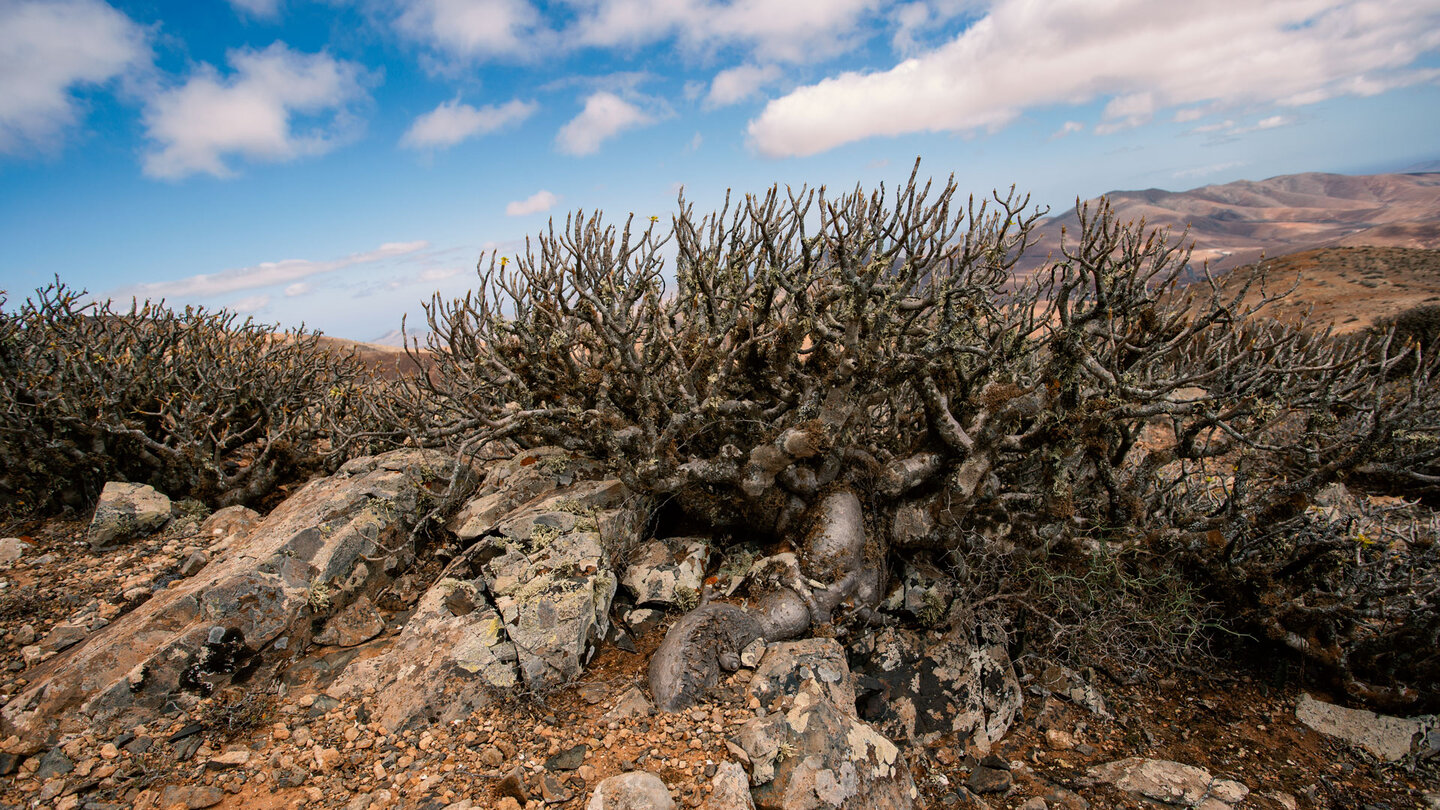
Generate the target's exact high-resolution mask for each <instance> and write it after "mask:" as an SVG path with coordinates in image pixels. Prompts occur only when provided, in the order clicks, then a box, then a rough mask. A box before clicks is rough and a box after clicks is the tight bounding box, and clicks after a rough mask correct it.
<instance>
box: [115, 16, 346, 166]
mask: <svg viewBox="0 0 1440 810" xmlns="http://www.w3.org/2000/svg"><path fill="white" fill-rule="evenodd" d="M228 59H229V62H230V65H231V67H232V68H233V71H232V72H231V73H230V75H228V76H225V75H221V74H220V73H219V71H217V70H215V69H214V68H213V67H211V66H209V65H203V66H201V68H200V69H199V70H198V71H197V72H196V74H195V75H193V76H191V77H190V78H189V79H188V80H187V81H186V82H185V83H184V84H182V85H180V86H179V87H175V88H173V89H169V90H164V91H161V92H158V93H156V94H155V95H154V96H153V97H152V98H151V99H149V101H148V103H147V105H146V109H145V114H144V121H145V130H146V135H147V136H148V137H149V138H150V140H151V141H153V142H154V144H155V146H154V148H152V149H151V151H150V152H148V153H147V154H146V155H145V173H146V174H148V175H150V176H152V177H161V178H166V179H176V178H181V177H185V176H188V175H191V174H197V173H204V174H211V175H214V176H216V177H229V176H231V175H233V174H234V173H235V172H234V169H232V168H231V166H230V164H229V163H228V162H227V157H231V156H235V157H240V158H244V159H248V160H255V161H268V162H279V161H286V160H293V159H294V158H297V157H300V156H302V155H317V154H322V153H324V152H327V151H329V150H331V149H333V148H334V147H335V146H337V145H338V144H339V143H341V142H343V141H344V140H345V138H346V137H347V136H348V135H350V134H351V133H352V131H353V124H354V116H353V113H352V111H351V109H350V108H351V105H352V104H354V103H356V102H358V101H361V100H363V99H365V98H366V97H367V93H366V91H365V87H364V81H365V79H366V74H365V72H364V70H363V69H362V68H361V67H360V66H359V65H357V64H355V63H353V62H347V61H344V60H338V59H335V58H333V57H331V56H329V55H328V54H325V53H316V54H307V53H299V52H297V51H293V50H291V49H290V48H289V47H287V46H286V45H285V44H284V43H281V42H277V43H275V44H273V45H271V46H270V47H268V48H266V49H265V50H263V51H256V50H249V49H243V50H234V51H231V52H230V53H229V55H228ZM297 118H300V119H303V120H297Z"/></svg>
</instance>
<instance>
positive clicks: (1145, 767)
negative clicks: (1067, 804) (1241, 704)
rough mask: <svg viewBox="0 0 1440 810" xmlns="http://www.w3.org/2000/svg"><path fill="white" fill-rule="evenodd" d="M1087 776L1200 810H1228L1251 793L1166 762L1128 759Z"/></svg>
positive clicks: (1227, 781)
mask: <svg viewBox="0 0 1440 810" xmlns="http://www.w3.org/2000/svg"><path fill="white" fill-rule="evenodd" d="M1090 775H1091V776H1092V777H1094V778H1095V779H1096V780H1097V781H1100V782H1105V783H1108V784H1111V785H1114V786H1115V787H1116V788H1118V789H1120V790H1123V791H1125V792H1126V793H1134V794H1136V795H1138V796H1144V797H1145V798H1147V799H1153V800H1155V801H1157V802H1163V803H1165V804H1167V805H1172V806H1178V807H1195V808H1199V810H1229V808H1230V807H1231V806H1233V805H1236V804H1239V803H1240V802H1242V801H1244V800H1245V797H1246V796H1248V795H1250V789H1249V788H1247V787H1245V786H1244V785H1243V784H1241V783H1239V782H1236V781H1234V780H1231V779H1220V778H1218V777H1215V776H1211V775H1210V772H1209V771H1207V770H1205V769H1204V768H1197V767H1195V766H1194V765H1184V764H1181V763H1179V762H1171V761H1169V760H1165V759H1143V758H1141V757H1129V758H1127V759H1121V760H1116V761H1115V762H1107V763H1105V764H1104V765H1097V766H1095V767H1093V768H1091V769H1090Z"/></svg>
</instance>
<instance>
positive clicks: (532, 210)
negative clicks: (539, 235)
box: [505, 189, 560, 217]
mask: <svg viewBox="0 0 1440 810" xmlns="http://www.w3.org/2000/svg"><path fill="white" fill-rule="evenodd" d="M558 202H560V198H559V197H557V196H555V195H554V194H551V193H550V192H548V191H545V190H544V189H541V190H540V191H537V192H535V193H534V194H531V195H530V196H529V197H526V198H525V199H523V200H515V201H514V202H512V203H510V204H508V205H506V206H505V216H507V217H523V216H526V215H528V214H539V213H541V212H544V211H549V210H550V209H551V208H554V207H555V204H556V203H558Z"/></svg>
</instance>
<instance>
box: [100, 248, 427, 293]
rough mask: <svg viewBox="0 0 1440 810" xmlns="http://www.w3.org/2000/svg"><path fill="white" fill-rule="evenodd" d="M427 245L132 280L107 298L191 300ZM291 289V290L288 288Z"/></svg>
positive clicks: (298, 288)
mask: <svg viewBox="0 0 1440 810" xmlns="http://www.w3.org/2000/svg"><path fill="white" fill-rule="evenodd" d="M429 246H430V243H429V242H426V241H419V242H386V243H385V244H383V245H381V246H380V247H378V248H376V249H374V250H371V251H366V252H364V253H352V254H350V255H349V256H346V257H344V258H341V259H334V260H332V261H328V262H315V261H310V260H308V259H285V260H283V261H278V262H261V263H260V264H257V265H253V266H250V267H239V268H235V269H233V270H223V271H221V272H219V273H210V274H206V275H198V276H191V277H189V278H182V279H179V280H177V281H161V282H155V283H151V284H136V285H133V286H130V287H123V288H121V289H118V290H115V291H113V292H111V293H110V297H111V298H131V297H134V298H139V299H142V300H143V299H146V298H149V299H156V298H172V297H173V298H180V299H185V300H194V299H200V298H210V297H213V296H217V295H225V294H227V293H233V292H239V291H241V290H256V289H260V288H262V287H270V286H273V285H276V284H286V283H289V282H299V281H300V279H304V278H308V277H310V276H315V275H319V274H321V273H332V272H334V271H336V270H343V269H345V268H347V267H354V266H355V265H360V264H368V263H370V262H377V261H381V260H382V259H393V258H396V257H398V256H405V255H408V254H412V253H418V252H419V251H422V250H424V249H426V248H428V247H429ZM309 289H310V288H309V285H308V284H303V283H291V284H290V286H289V287H288V288H287V289H286V291H285V292H286V295H292V296H293V295H301V294H303V293H305V292H308V291H309ZM292 290H293V291H294V292H292Z"/></svg>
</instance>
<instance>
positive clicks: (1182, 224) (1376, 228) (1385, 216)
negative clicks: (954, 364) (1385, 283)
mask: <svg viewBox="0 0 1440 810" xmlns="http://www.w3.org/2000/svg"><path fill="white" fill-rule="evenodd" d="M1105 196H1106V197H1107V198H1108V199H1109V200H1110V203H1111V205H1113V206H1114V208H1115V213H1116V216H1117V218H1118V219H1120V220H1121V221H1128V220H1133V219H1140V218H1142V217H1143V218H1144V219H1145V221H1146V222H1147V223H1148V224H1149V225H1151V226H1153V227H1169V228H1172V229H1174V230H1175V231H1176V232H1177V233H1178V232H1180V231H1183V230H1185V229H1187V228H1188V229H1189V234H1188V239H1189V240H1190V241H1193V242H1194V243H1195V253H1194V260H1195V263H1196V264H1197V265H1198V264H1199V263H1200V262H1202V261H1208V262H1210V266H1211V269H1212V270H1228V269H1231V268H1234V267H1238V266H1241V265H1245V264H1249V263H1251V262H1254V261H1256V260H1257V259H1259V258H1260V257H1261V256H1262V255H1266V256H1279V255H1284V254H1288V253H1296V252H1300V251H1305V250H1311V249H1314V248H1319V247H1331V246H1342V245H1343V246H1357V245H1366V246H1380V247H1407V248H1440V173H1415V174H1375V175H1343V174H1321V173H1315V172H1312V173H1306V174H1292V175H1282V176H1280V177H1272V178H1270V179H1268V180H1260V181H1250V180H1242V181H1237V182H1234V183H1226V184H1224V185H1215V186H1204V187H1202V188H1197V189H1192V190H1190V191H1179V192H1176V191H1162V190H1160V189H1147V190H1144V191H1112V192H1110V193H1109V194H1107V195H1105ZM1078 225H1079V220H1078V217H1077V215H1076V211H1075V209H1073V208H1072V209H1071V210H1069V211H1066V212H1064V213H1062V214H1060V215H1058V216H1055V217H1051V218H1050V219H1048V220H1045V221H1044V223H1043V224H1042V225H1041V227H1040V228H1039V234H1040V237H1041V238H1040V241H1039V243H1038V244H1037V245H1036V246H1035V248H1033V250H1032V252H1031V256H1030V258H1029V261H1028V265H1029V268H1028V269H1033V268H1034V267H1038V266H1040V265H1042V264H1044V262H1045V257H1046V255H1047V254H1049V253H1058V252H1059V246H1060V229H1061V228H1062V227H1064V228H1065V229H1066V230H1067V232H1069V233H1071V234H1074V233H1076V231H1077V229H1078Z"/></svg>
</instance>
